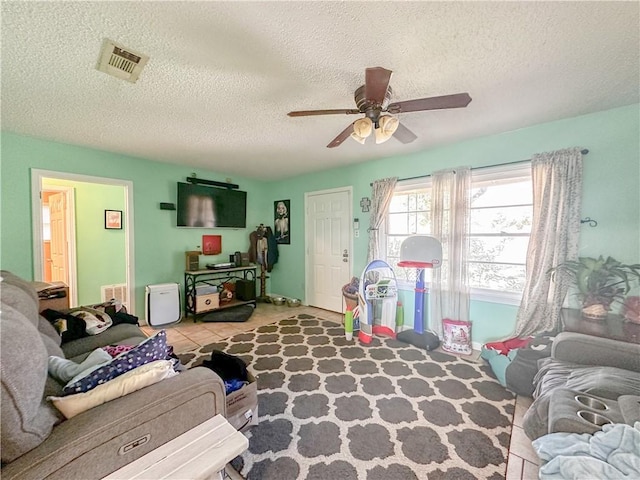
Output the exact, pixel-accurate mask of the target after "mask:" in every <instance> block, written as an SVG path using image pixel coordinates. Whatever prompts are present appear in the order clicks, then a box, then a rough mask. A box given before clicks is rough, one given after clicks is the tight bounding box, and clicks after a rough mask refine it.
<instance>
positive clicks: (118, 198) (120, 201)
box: [44, 179, 127, 305]
mask: <svg viewBox="0 0 640 480" xmlns="http://www.w3.org/2000/svg"><path fill="white" fill-rule="evenodd" d="M51 185H61V186H70V187H73V189H74V198H75V214H76V222H75V223H76V238H75V240H76V263H77V266H78V275H77V286H78V305H88V304H92V303H98V302H100V301H101V298H100V287H101V286H102V285H115V284H120V283H126V281H127V271H126V268H127V265H126V248H125V247H126V238H125V229H124V227H125V224H123V229H122V230H107V229H105V228H104V211H105V210H121V211H122V210H124V207H125V189H124V187H116V186H112V185H101V184H96V183H85V182H72V181H69V180H60V179H55V180H54V179H51V180H46V181H45V183H44V186H45V188H46V187H48V186H51ZM123 218H124V217H123Z"/></svg>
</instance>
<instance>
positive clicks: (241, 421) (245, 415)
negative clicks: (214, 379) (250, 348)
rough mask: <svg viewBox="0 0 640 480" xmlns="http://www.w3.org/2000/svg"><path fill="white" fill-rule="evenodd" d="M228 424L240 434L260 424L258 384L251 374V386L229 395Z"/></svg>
mask: <svg viewBox="0 0 640 480" xmlns="http://www.w3.org/2000/svg"><path fill="white" fill-rule="evenodd" d="M227 422H229V423H230V424H231V425H233V426H234V428H235V429H236V430H238V431H239V432H243V431H245V430H247V429H248V428H249V427H251V426H252V425H257V424H258V383H257V382H256V379H255V377H254V376H253V375H252V374H251V372H249V385H245V386H244V387H242V388H241V389H240V390H236V391H235V392H231V393H230V394H229V395H227Z"/></svg>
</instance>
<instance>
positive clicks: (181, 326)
mask: <svg viewBox="0 0 640 480" xmlns="http://www.w3.org/2000/svg"><path fill="white" fill-rule="evenodd" d="M300 313H307V314H310V315H315V316H318V317H321V318H324V319H326V320H333V321H335V322H341V321H342V315H341V314H339V313H335V312H330V311H327V310H322V309H319V308H314V307H305V306H300V307H288V306H286V305H283V306H277V305H273V304H270V303H258V304H257V306H256V311H255V312H254V313H253V315H251V317H250V318H249V319H248V320H247V321H246V322H200V321H194V320H193V318H192V317H189V318H186V319H183V320H182V321H181V322H180V323H177V324H175V325H170V326H165V327H162V328H163V329H164V330H165V331H166V332H167V340H168V343H169V344H171V345H173V349H174V352H176V353H182V352H188V351H190V350H195V349H197V348H200V347H201V346H204V345H208V344H210V343H215V342H217V341H219V340H222V339H225V338H228V337H230V336H233V335H235V334H237V333H242V332H246V331H248V330H253V329H254V328H257V327H260V326H262V325H268V324H270V323H274V322H277V321H278V320H282V319H283V318H287V317H289V316H293V315H298V314H300ZM142 329H143V330H144V332H145V333H146V334H147V335H152V334H153V333H154V332H156V331H157V330H159V328H153V327H149V326H144V327H142ZM529 405H531V399H530V398H527V397H518V398H517V399H516V408H515V414H514V419H513V431H512V433H511V444H510V446H509V458H508V461H507V474H506V480H533V479H536V478H538V465H539V464H540V460H539V459H538V457H537V455H536V453H535V451H534V450H533V447H532V446H531V441H530V440H529V439H528V438H527V436H526V435H525V433H524V430H523V429H522V418H523V416H524V413H525V412H526V411H527V408H529Z"/></svg>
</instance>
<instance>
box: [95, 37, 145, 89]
mask: <svg viewBox="0 0 640 480" xmlns="http://www.w3.org/2000/svg"><path fill="white" fill-rule="evenodd" d="M147 60H149V56H148V55H144V54H142V53H138V52H135V51H133V50H131V49H130V48H127V47H125V46H123V45H120V44H119V43H116V42H114V41H113V40H109V39H108V38H105V39H104V42H103V44H102V51H101V52H100V60H99V61H98V67H97V68H98V70H100V71H101V72H104V73H108V74H109V75H113V76H114V77H117V78H121V79H123V80H127V81H129V82H131V83H135V81H136V80H138V77H139V76H140V72H141V71H142V68H143V67H144V66H145V65H146V64H147Z"/></svg>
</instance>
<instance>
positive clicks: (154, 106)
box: [1, 1, 640, 179]
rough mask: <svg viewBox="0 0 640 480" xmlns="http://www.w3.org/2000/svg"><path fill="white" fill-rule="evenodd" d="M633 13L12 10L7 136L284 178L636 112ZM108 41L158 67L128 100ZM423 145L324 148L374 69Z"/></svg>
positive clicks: (159, 6)
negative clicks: (443, 102)
mask: <svg viewBox="0 0 640 480" xmlns="http://www.w3.org/2000/svg"><path fill="white" fill-rule="evenodd" d="M639 32H640V21H639V3H638V2H566V3H565V2H508V3H506V2H505V3H503V2H217V1H216V2H153V1H139V2H120V1H117V2H106V1H100V2H86V1H83V2H56V1H54V2H26V1H25V2H9V1H2V50H1V56H2V70H1V75H2V77H1V79H2V98H1V100H2V129H3V130H6V131H11V132H16V133H20V134H26V135H31V136H34V137H40V138H46V139H51V140H55V141H59V142H65V143H70V144H78V145H86V146H90V147H94V148H97V149H101V150H107V151H113V152H119V153H123V154H127V155H132V156H137V157H142V158H148V159H152V160H158V161H163V162H171V163H178V164H184V165H185V166H198V167H205V168H208V169H212V170H215V171H219V172H224V173H227V174H229V175H242V176H248V177H255V178H261V179H274V178H283V177H290V176H294V175H298V174H301V173H305V172H313V171H319V170H323V169H327V168H331V167H336V166H344V165H349V164H354V163H358V162H363V161H367V160H370V159H374V158H381V157H388V156H392V155H401V154H407V153H411V152H416V151H420V150H425V149H428V148H431V147H433V146H436V145H442V144H446V143H451V142H456V141H460V140H463V139H467V138H473V137H478V136H483V135H488V134H494V133H499V132H504V131H509V130H515V129H518V128H522V127H526V126H529V125H534V124H537V123H542V122H547V121H552V120H556V119H560V118H566V117H572V116H576V115H581V114H586V113H589V112H594V111H599V110H605V109H609V108H613V107H618V106H622V105H628V104H632V103H636V102H638V101H639V99H638V96H639V94H638V91H639V71H640V67H639V58H640V38H639ZM104 38H110V39H112V40H114V41H116V42H119V43H121V44H124V45H125V46H127V47H129V48H131V49H133V50H137V51H140V52H142V53H145V54H147V55H149V56H150V60H149V62H148V64H147V66H146V67H145V69H144V70H143V72H142V74H141V75H140V78H139V80H138V81H137V83H135V84H131V83H129V82H126V81H123V80H119V79H116V78H114V77H111V76H108V75H106V74H104V73H101V72H98V71H97V70H96V68H95V66H96V63H97V60H98V56H99V51H100V48H101V45H102V42H103V39H104ZM375 66H382V67H385V68H388V69H390V70H393V72H394V73H393V76H392V78H391V86H392V88H393V93H394V95H393V97H392V101H399V100H409V99H414V98H422V97H431V96H437V95H446V94H451V93H459V92H469V94H470V95H471V97H472V98H473V101H472V102H471V104H470V105H469V106H468V107H467V108H461V109H453V110H436V111H431V112H412V113H405V114H400V115H399V117H400V121H401V122H402V123H403V124H404V125H405V126H407V127H408V128H409V129H411V130H412V131H413V132H415V133H416V134H417V135H418V139H417V140H416V141H415V142H413V143H410V144H406V145H405V144H402V143H400V142H398V141H397V140H396V139H394V138H392V139H391V140H389V141H388V142H386V143H384V144H381V145H376V144H375V143H374V142H373V138H369V139H368V141H367V143H366V144H365V145H360V144H359V143H356V142H355V141H353V140H351V139H347V140H346V141H345V142H344V143H343V144H342V146H340V147H338V148H332V149H328V148H326V145H327V144H328V143H329V141H331V140H332V139H333V138H334V137H335V136H336V135H337V134H338V133H340V132H341V131H342V130H343V129H344V128H345V127H346V126H347V125H348V124H349V123H351V122H352V121H353V120H355V119H357V118H358V117H357V116H353V115H351V116H346V115H330V116H321V117H319V116H316V117H303V118H290V117H288V116H287V115H286V114H287V112H289V111H291V110H308V109H327V108H355V104H354V101H353V92H354V90H355V89H356V88H357V87H359V86H360V85H362V84H363V83H364V70H365V68H366V67H375Z"/></svg>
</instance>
